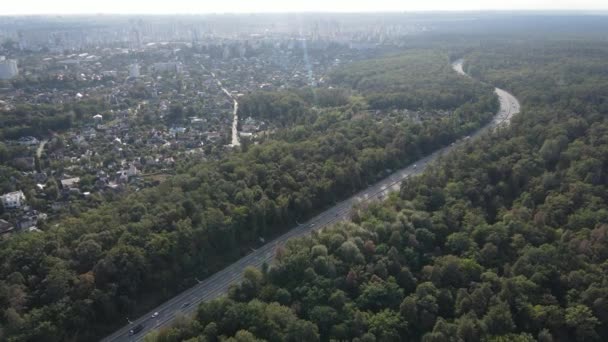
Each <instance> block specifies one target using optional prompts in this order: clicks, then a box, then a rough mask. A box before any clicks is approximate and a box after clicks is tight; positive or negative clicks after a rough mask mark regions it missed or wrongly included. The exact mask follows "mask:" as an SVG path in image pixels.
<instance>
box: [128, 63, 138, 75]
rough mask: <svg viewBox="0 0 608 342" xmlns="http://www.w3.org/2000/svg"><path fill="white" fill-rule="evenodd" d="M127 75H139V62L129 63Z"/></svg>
mask: <svg viewBox="0 0 608 342" xmlns="http://www.w3.org/2000/svg"><path fill="white" fill-rule="evenodd" d="M129 77H135V78H137V77H139V64H137V63H133V64H131V65H129Z"/></svg>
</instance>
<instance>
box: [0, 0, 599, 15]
mask: <svg viewBox="0 0 608 342" xmlns="http://www.w3.org/2000/svg"><path fill="white" fill-rule="evenodd" d="M508 9H528V10H532V9H545V10H555V9H570V10H571V9H583V10H608V0H501V1H498V0H367V1H363V0H281V1H276V0H160V1H159V0H6V1H3V4H2V5H0V14H78V13H125V14H129V13H142V14H143V13H148V14H170V13H225V12H238V13H243V12H301V11H306V12H310V11H312V12H370V11H376V12H379V11H427V10H432V11H436V10H445V11H453V10H508Z"/></svg>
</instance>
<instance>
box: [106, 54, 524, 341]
mask: <svg viewBox="0 0 608 342" xmlns="http://www.w3.org/2000/svg"><path fill="white" fill-rule="evenodd" d="M462 64H463V61H462V60H458V61H456V62H454V63H453V64H452V68H453V69H454V70H455V71H456V72H458V73H460V74H462V75H465V76H467V77H468V75H466V74H465V73H464V71H463V70H462ZM495 93H496V95H497V96H498V98H499V100H500V110H499V111H498V113H497V114H496V116H495V117H494V119H493V120H492V121H491V122H490V123H489V124H487V125H486V126H484V127H482V128H481V129H479V130H478V131H477V132H475V133H474V134H472V135H471V136H470V138H474V137H476V136H479V135H481V134H483V133H485V132H488V131H491V130H494V129H495V128H497V127H498V126H500V125H502V124H503V123H505V124H508V120H510V119H511V117H512V116H513V115H514V114H516V113H518V112H519V110H520V105H519V102H518V101H517V99H516V98H515V97H514V96H513V95H511V94H509V93H508V92H506V91H505V90H502V89H498V88H496V89H495ZM465 140H466V139H465ZM461 143H462V141H459V142H457V143H455V144H453V145H452V146H448V147H445V148H442V149H440V150H438V151H436V152H434V153H433V154H431V155H429V156H426V157H424V158H422V159H420V160H418V161H417V162H416V164H412V165H410V166H408V167H406V168H404V169H401V170H399V171H397V172H395V173H393V174H392V175H391V176H389V177H387V178H385V179H384V180H382V181H380V182H378V183H376V184H374V185H372V186H370V187H369V188H367V189H365V190H363V191H360V192H359V193H357V194H355V195H354V196H352V197H350V198H348V199H346V200H344V201H342V202H340V203H338V204H336V205H335V206H333V207H331V208H329V209H328V210H326V211H324V212H323V213H321V214H319V215H317V216H315V217H313V218H312V219H310V220H309V221H307V222H305V223H302V224H300V225H299V226H297V227H294V228H293V229H291V230H290V231H288V232H287V233H285V234H283V235H281V236H279V237H277V238H276V239H274V240H272V241H270V242H268V243H266V244H265V245H264V246H262V247H260V248H259V249H257V250H253V251H252V252H251V253H249V254H248V255H246V256H244V257H243V258H241V259H240V260H238V261H236V262H235V263H233V264H231V265H229V266H227V267H226V268H224V269H223V270H221V271H219V272H217V273H215V274H214V275H212V276H210V277H209V278H207V279H205V280H203V281H202V282H199V283H198V284H197V285H195V286H193V287H192V288H190V289H188V290H186V291H184V292H182V293H180V294H179V295H177V296H175V297H173V298H172V299H170V300H168V301H166V302H165V303H163V304H162V305H160V306H158V307H157V308H155V309H154V310H152V311H150V312H149V313H147V314H146V315H144V316H143V317H140V318H139V319H137V320H135V321H133V322H132V323H131V324H129V325H127V326H125V327H123V328H121V329H120V330H118V331H116V332H115V333H113V334H112V335H110V336H108V337H106V338H104V339H103V340H102V341H103V342H123V341H141V340H143V338H144V336H145V335H146V334H147V333H149V332H151V331H153V330H155V329H158V328H160V327H166V326H169V325H170V324H171V322H172V321H173V319H174V318H175V317H176V315H179V314H185V315H190V314H193V313H194V312H195V311H196V308H197V306H198V304H199V303H200V302H203V301H209V300H212V299H215V298H217V297H219V296H221V295H223V294H225V293H226V291H227V290H228V287H229V286H230V285H231V284H233V283H237V282H239V281H241V279H242V277H243V276H242V274H243V270H244V269H245V268H246V267H248V266H254V267H261V266H262V265H263V264H264V263H269V262H270V261H272V259H273V256H274V250H275V249H276V247H277V246H279V245H282V244H284V243H285V242H286V241H287V240H288V239H291V238H294V237H298V236H302V235H306V234H310V233H311V232H312V231H313V230H317V229H321V228H323V227H326V226H328V225H331V224H333V223H335V222H337V221H340V220H345V219H347V217H348V215H349V213H350V210H351V208H352V207H353V205H354V204H356V203H358V202H363V201H367V200H372V199H379V198H383V197H385V196H386V195H387V194H388V193H389V192H391V191H394V190H398V189H399V186H400V184H401V182H402V181H403V180H404V179H406V178H408V177H410V176H414V175H417V174H420V173H421V172H422V171H423V170H424V169H425V167H426V165H427V164H428V163H430V162H432V161H433V160H435V159H437V157H438V156H440V155H442V154H444V153H447V152H449V151H451V150H452V149H453V148H454V147H456V146H457V145H459V144H461ZM155 312H158V316H156V317H152V315H153V314H154V313H155ZM139 324H141V325H143V329H142V330H141V331H140V332H138V333H137V334H135V335H130V333H129V330H131V329H132V328H133V327H135V326H138V325H139Z"/></svg>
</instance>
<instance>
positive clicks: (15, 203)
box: [1, 190, 25, 209]
mask: <svg viewBox="0 0 608 342" xmlns="http://www.w3.org/2000/svg"><path fill="white" fill-rule="evenodd" d="M1 198H2V205H3V206H4V208H6V209H19V208H21V207H22V206H23V205H24V204H25V195H24V194H23V191H21V190H19V191H13V192H9V193H6V194H4V195H2V196H1Z"/></svg>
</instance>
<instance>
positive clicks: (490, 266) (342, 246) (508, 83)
mask: <svg viewBox="0 0 608 342" xmlns="http://www.w3.org/2000/svg"><path fill="white" fill-rule="evenodd" d="M607 55H608V44H606V43H605V42H600V41H584V40H576V41H560V40H557V39H553V40H552V41H551V42H549V41H542V42H537V41H522V40H514V41H511V42H505V41H503V40H501V41H498V42H496V43H495V44H484V46H483V49H482V50H473V51H471V52H469V53H468V54H467V55H466V56H465V57H466V60H467V61H468V63H467V68H468V70H469V71H470V72H471V73H472V74H474V75H475V76H476V77H480V78H481V79H483V80H487V81H488V82H491V83H495V84H498V85H500V86H502V87H505V88H506V89H509V90H512V91H513V93H514V94H515V95H516V96H517V97H519V99H520V100H523V101H522V102H523V103H522V104H523V108H524V111H523V112H522V113H521V114H520V115H518V116H517V117H516V118H515V119H514V121H513V122H512V125H511V126H510V127H509V128H504V129H501V130H500V131H498V132H496V133H494V134H491V135H487V136H484V137H483V138H481V139H479V140H477V141H475V142H474V143H468V144H466V145H465V146H463V147H460V148H459V149H457V150H456V151H455V152H454V153H452V154H450V155H448V156H446V157H444V158H443V159H442V160H440V161H439V162H438V163H436V164H435V165H433V166H431V167H430V169H428V170H427V171H426V172H425V173H424V174H423V175H422V176H420V177H418V178H415V179H410V180H409V181H407V182H405V183H404V184H403V185H402V187H401V191H400V193H399V194H393V195H392V196H391V197H390V198H389V199H388V200H386V201H384V202H376V203H371V204H368V205H366V206H364V207H363V206H362V207H358V208H356V209H355V210H353V212H352V217H351V218H352V220H351V221H352V222H348V223H340V224H338V225H336V226H334V227H333V228H331V229H325V230H323V231H322V232H320V233H316V234H314V235H313V236H310V237H305V238H300V239H297V240H292V241H290V242H289V243H288V244H287V246H286V247H285V248H280V249H278V250H277V251H276V263H275V264H274V265H272V266H271V267H270V268H265V269H263V270H255V269H250V270H248V271H247V272H246V273H245V280H244V281H243V282H242V284H240V285H239V286H235V287H233V288H232V289H231V291H230V293H229V295H228V296H227V297H225V298H221V299H218V300H215V301H212V302H209V303H205V304H202V305H201V306H200V307H199V309H198V313H197V315H196V317H195V319H194V320H192V321H191V322H188V321H187V320H184V321H182V322H180V323H179V324H178V325H176V326H175V327H173V328H171V329H167V330H164V331H161V332H160V333H157V334H155V335H154V336H150V337H149V338H148V339H149V340H150V341H163V342H165V341H181V340H188V341H263V340H267V341H329V340H353V341H406V340H422V341H427V342H430V341H542V342H548V341H606V340H607V339H608V276H607V275H608V263H607V257H608V210H607V200H608V195H607V194H608V189H607V188H606V183H607V180H608V179H607V174H608V138H607V137H608V119H607V115H608V73H607V72H606V71H607V70H608V65H607V64H606V63H607V61H606V58H605V56H607Z"/></svg>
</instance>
